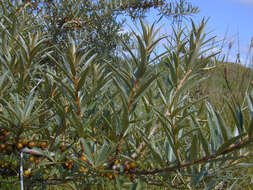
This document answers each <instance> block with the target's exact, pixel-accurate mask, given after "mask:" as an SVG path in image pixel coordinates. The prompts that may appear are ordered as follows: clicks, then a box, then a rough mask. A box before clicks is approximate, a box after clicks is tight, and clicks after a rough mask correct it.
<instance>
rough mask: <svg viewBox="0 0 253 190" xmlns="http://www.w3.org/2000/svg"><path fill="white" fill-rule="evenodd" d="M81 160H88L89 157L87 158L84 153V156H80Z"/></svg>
mask: <svg viewBox="0 0 253 190" xmlns="http://www.w3.org/2000/svg"><path fill="white" fill-rule="evenodd" d="M80 160H82V161H83V162H87V161H88V159H87V158H86V157H85V156H84V155H82V156H81V157H80Z"/></svg>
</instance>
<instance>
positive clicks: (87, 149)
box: [80, 138, 94, 164]
mask: <svg viewBox="0 0 253 190" xmlns="http://www.w3.org/2000/svg"><path fill="white" fill-rule="evenodd" d="M80 142H81V144H82V146H83V148H84V153H85V156H86V157H87V158H88V160H89V162H90V163H92V164H94V160H93V156H92V153H91V152H92V151H91V148H90V146H89V144H88V143H87V142H86V141H85V140H84V138H80Z"/></svg>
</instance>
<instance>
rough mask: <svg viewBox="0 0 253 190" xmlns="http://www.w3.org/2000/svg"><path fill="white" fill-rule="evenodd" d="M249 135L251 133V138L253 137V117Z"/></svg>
mask: <svg viewBox="0 0 253 190" xmlns="http://www.w3.org/2000/svg"><path fill="white" fill-rule="evenodd" d="M248 135H249V138H252V137H253V118H252V119H251V121H250V125H249V127H248Z"/></svg>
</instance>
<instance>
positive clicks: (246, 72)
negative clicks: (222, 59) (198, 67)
mask: <svg viewBox="0 0 253 190" xmlns="http://www.w3.org/2000/svg"><path fill="white" fill-rule="evenodd" d="M225 67H226V68H227V79H228V84H229V86H230V88H231V90H229V88H228V85H227V84H226V80H225V72H224V68H225ZM208 76H209V79H208V80H207V81H205V82H203V83H202V84H201V85H200V86H199V87H198V88H199V89H198V90H199V92H200V93H202V94H203V95H208V96H209V100H210V101H211V102H212V103H213V105H215V107H217V108H219V107H220V106H223V105H224V99H223V96H226V97H228V98H231V97H232V96H234V98H235V99H236V100H237V101H238V103H239V104H240V105H242V104H243V100H244V97H245V92H246V90H247V88H248V87H249V88H251V85H250V83H251V81H252V76H251V72H250V69H249V68H246V67H244V66H243V65H240V64H235V63H226V64H224V63H220V64H217V67H216V68H215V69H213V70H212V71H209V73H208Z"/></svg>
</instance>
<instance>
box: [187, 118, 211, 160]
mask: <svg viewBox="0 0 253 190" xmlns="http://www.w3.org/2000/svg"><path fill="white" fill-rule="evenodd" d="M191 118H192V121H193V122H192V123H194V125H195V128H198V129H199V130H198V131H199V142H200V143H201V145H202V147H203V149H204V151H205V155H206V156H208V155H210V151H209V143H208V138H207V137H205V135H204V134H203V130H202V129H201V126H200V124H199V122H198V121H197V120H196V119H195V118H194V117H193V116H192V117H191Z"/></svg>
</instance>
